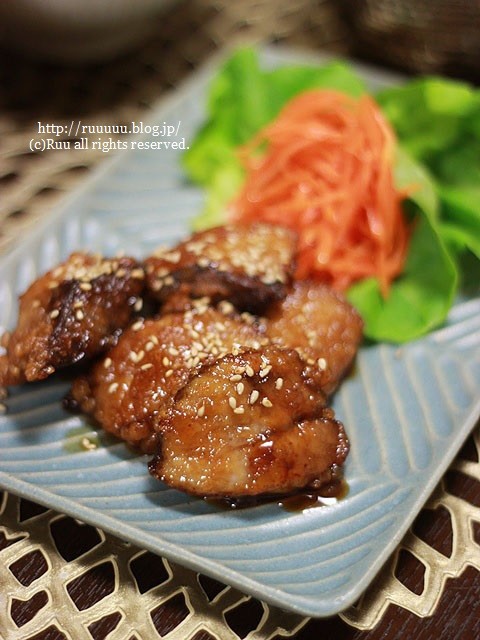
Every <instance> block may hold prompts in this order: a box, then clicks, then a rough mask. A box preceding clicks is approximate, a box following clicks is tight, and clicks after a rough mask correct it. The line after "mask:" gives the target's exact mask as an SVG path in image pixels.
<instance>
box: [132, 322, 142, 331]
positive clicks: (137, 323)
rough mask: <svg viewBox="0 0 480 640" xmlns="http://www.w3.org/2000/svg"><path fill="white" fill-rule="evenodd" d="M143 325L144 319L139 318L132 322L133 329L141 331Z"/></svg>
mask: <svg viewBox="0 0 480 640" xmlns="http://www.w3.org/2000/svg"><path fill="white" fill-rule="evenodd" d="M142 327H143V320H137V322H135V323H134V324H132V330H133V331H139V329H141V328H142Z"/></svg>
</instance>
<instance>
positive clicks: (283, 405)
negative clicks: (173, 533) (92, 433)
mask: <svg viewBox="0 0 480 640" xmlns="http://www.w3.org/2000/svg"><path fill="white" fill-rule="evenodd" d="M348 450H349V443H348V439H347V436H346V434H345V431H344V428H343V426H342V424H341V423H340V422H338V421H337V420H335V418H334V414H333V411H332V410H331V409H329V408H327V407H326V406H325V395H324V394H323V392H322V391H321V390H320V389H319V388H318V387H317V385H316V384H315V382H314V381H313V380H312V379H311V378H310V377H309V375H308V372H307V371H306V369H305V363H304V362H303V361H302V359H301V358H300V356H299V355H298V353H297V351H295V350H293V349H280V348H278V347H272V346H267V347H265V348H262V349H261V350H250V351H245V352H243V353H240V354H237V355H231V354H229V355H226V356H224V357H223V358H221V359H219V360H217V361H216V362H214V363H213V364H210V365H205V366H203V367H202V369H201V370H200V371H199V372H198V374H197V375H196V376H194V377H193V378H191V379H190V381H189V382H188V384H187V385H186V386H184V387H183V388H182V389H181V390H180V391H179V392H178V393H177V396H176V398H175V403H174V406H173V409H172V411H171V412H170V414H169V415H168V416H167V417H166V418H165V420H164V424H163V425H161V436H160V438H159V451H158V454H157V455H156V456H155V457H154V458H153V460H152V461H151V463H150V465H149V470H150V472H151V473H152V474H153V475H154V476H155V477H157V478H158V479H160V480H162V481H163V482H166V483H167V484H168V485H170V486H171V487H174V488H176V489H180V490H183V491H186V492H187V493H190V494H194V495H197V496H203V497H217V498H218V497H224V498H239V497H248V496H265V495H269V496H277V495H285V494H291V493H292V492H295V491H297V490H300V489H302V488H305V487H307V486H312V485H314V486H318V483H319V482H322V481H325V480H327V479H330V476H331V474H332V473H334V470H335V469H337V468H338V467H339V466H340V465H342V464H343V462H344V460H345V458H346V456H347V454H348Z"/></svg>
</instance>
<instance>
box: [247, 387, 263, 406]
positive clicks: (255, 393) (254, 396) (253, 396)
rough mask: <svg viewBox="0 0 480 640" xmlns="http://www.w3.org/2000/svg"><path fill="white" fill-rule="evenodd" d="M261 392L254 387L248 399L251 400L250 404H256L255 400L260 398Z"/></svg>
mask: <svg viewBox="0 0 480 640" xmlns="http://www.w3.org/2000/svg"><path fill="white" fill-rule="evenodd" d="M259 396H260V394H259V392H258V391H257V389H253V391H252V393H251V394H250V397H249V399H248V401H249V402H250V404H255V402H256V401H257V400H258V398H259Z"/></svg>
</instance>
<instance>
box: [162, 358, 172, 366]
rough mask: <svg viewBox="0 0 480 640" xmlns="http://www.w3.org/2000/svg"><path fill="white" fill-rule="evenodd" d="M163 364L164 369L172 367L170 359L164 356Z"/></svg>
mask: <svg viewBox="0 0 480 640" xmlns="http://www.w3.org/2000/svg"><path fill="white" fill-rule="evenodd" d="M162 364H163V366H164V367H168V366H170V365H171V364H172V363H171V361H170V358H168V357H167V356H164V357H163V358H162Z"/></svg>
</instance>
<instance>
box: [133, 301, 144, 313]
mask: <svg viewBox="0 0 480 640" xmlns="http://www.w3.org/2000/svg"><path fill="white" fill-rule="evenodd" d="M142 307H143V300H142V298H138V300H137V301H136V302H135V304H134V305H133V308H134V310H135V311H140V309H141V308H142Z"/></svg>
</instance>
